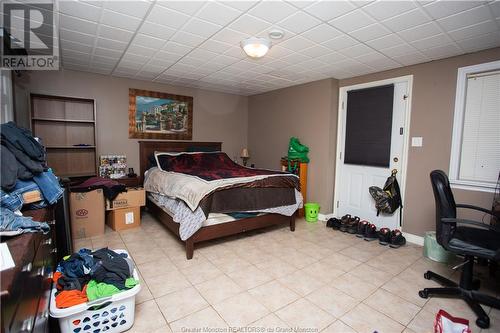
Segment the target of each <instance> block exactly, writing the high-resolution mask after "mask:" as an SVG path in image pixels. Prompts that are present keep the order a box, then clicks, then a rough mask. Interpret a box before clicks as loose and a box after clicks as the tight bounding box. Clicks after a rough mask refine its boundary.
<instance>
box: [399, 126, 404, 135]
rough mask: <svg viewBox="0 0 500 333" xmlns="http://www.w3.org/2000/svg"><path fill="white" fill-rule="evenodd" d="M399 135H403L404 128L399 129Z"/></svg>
mask: <svg viewBox="0 0 500 333" xmlns="http://www.w3.org/2000/svg"><path fill="white" fill-rule="evenodd" d="M399 135H403V127H400V128H399Z"/></svg>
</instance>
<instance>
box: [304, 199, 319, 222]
mask: <svg viewBox="0 0 500 333" xmlns="http://www.w3.org/2000/svg"><path fill="white" fill-rule="evenodd" d="M319 208H320V207H319V204H318V203H315V202H308V203H306V204H305V205H304V211H305V213H306V221H307V222H316V221H318V214H319Z"/></svg>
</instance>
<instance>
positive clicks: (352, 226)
mask: <svg viewBox="0 0 500 333" xmlns="http://www.w3.org/2000/svg"><path fill="white" fill-rule="evenodd" d="M359 220H360V219H359V217H357V216H354V218H353V219H351V221H350V222H349V225H348V226H347V232H348V233H350V234H355V233H356V232H358V224H359Z"/></svg>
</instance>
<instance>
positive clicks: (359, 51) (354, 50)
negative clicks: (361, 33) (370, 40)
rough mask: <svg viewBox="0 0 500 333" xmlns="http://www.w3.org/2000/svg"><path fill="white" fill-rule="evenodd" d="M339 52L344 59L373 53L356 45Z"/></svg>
mask: <svg viewBox="0 0 500 333" xmlns="http://www.w3.org/2000/svg"><path fill="white" fill-rule="evenodd" d="M339 52H340V53H342V54H343V55H345V56H346V57H359V56H361V55H364V54H367V53H371V52H373V50H372V49H371V48H369V47H368V46H366V45H363V44H358V45H354V46H351V47H349V48H346V49H342V50H340V51H339Z"/></svg>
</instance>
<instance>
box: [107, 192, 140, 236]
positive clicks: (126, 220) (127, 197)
mask: <svg viewBox="0 0 500 333" xmlns="http://www.w3.org/2000/svg"><path fill="white" fill-rule="evenodd" d="M145 204H146V193H145V191H144V189H143V188H128V189H127V192H123V193H120V194H119V195H118V196H117V197H116V198H115V199H114V200H112V201H111V200H106V211H108V212H107V216H106V224H108V225H109V226H110V227H111V228H112V229H113V230H116V231H120V230H125V229H131V228H136V227H138V226H140V225H141V206H144V205H145Z"/></svg>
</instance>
